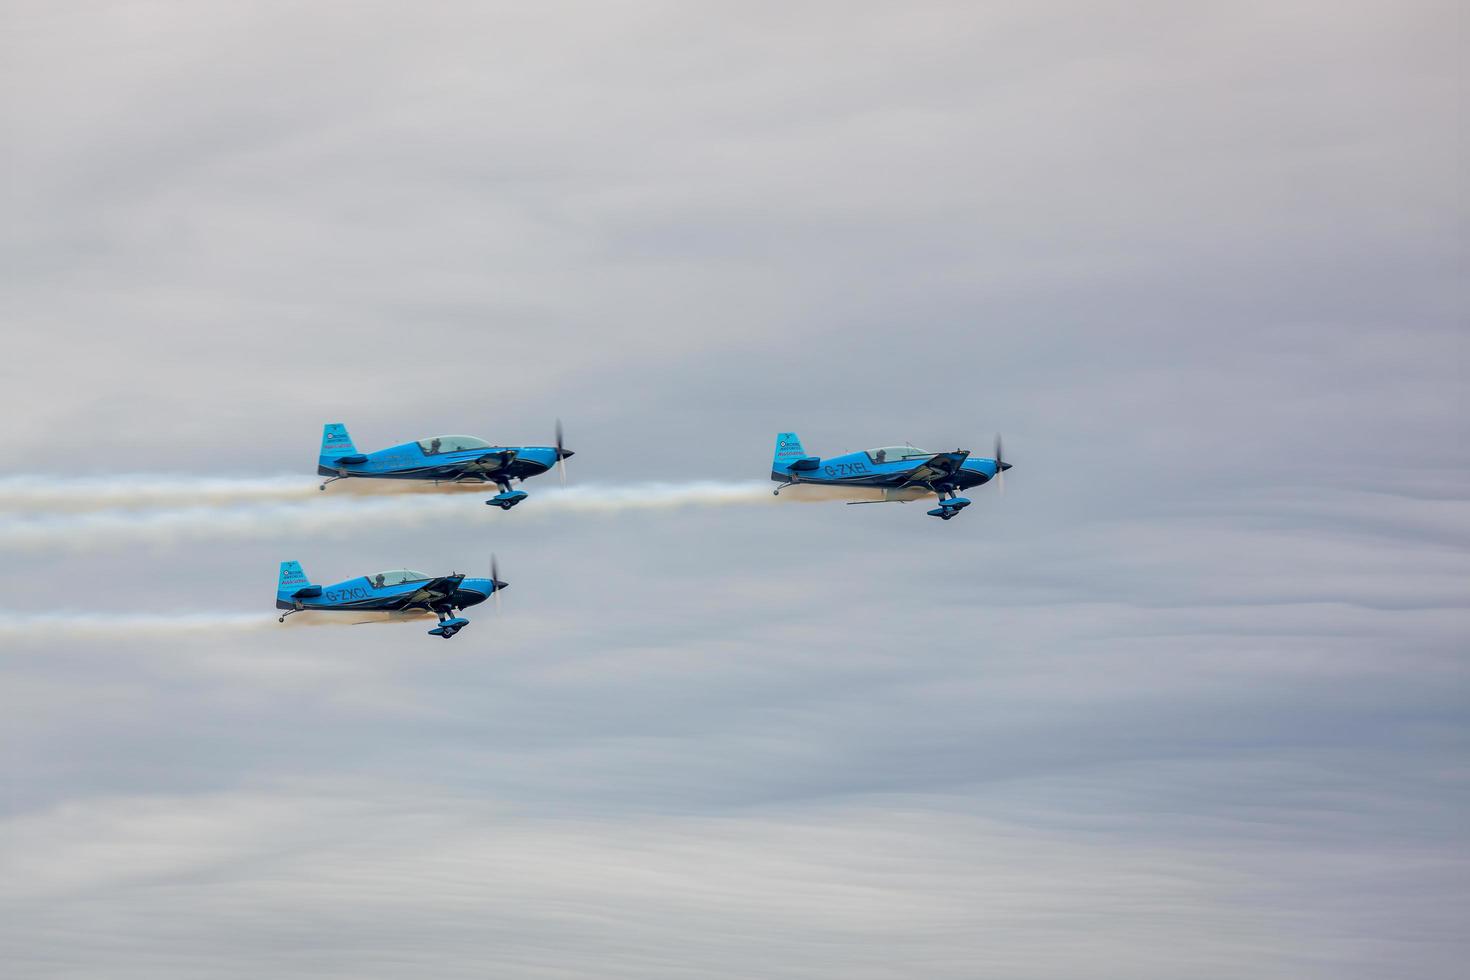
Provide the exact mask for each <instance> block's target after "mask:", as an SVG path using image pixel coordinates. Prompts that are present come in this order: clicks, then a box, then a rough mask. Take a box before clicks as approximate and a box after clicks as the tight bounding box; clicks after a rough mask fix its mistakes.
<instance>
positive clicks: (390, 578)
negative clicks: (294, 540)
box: [276, 555, 510, 640]
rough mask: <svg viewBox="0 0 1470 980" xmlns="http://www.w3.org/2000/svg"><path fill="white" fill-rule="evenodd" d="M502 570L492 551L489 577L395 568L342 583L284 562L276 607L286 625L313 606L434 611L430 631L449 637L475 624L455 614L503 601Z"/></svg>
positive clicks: (398, 615)
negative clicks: (318, 580) (321, 581)
mask: <svg viewBox="0 0 1470 980" xmlns="http://www.w3.org/2000/svg"><path fill="white" fill-rule="evenodd" d="M499 572H500V570H499V568H498V567H497V566H496V562H495V557H494V556H493V555H492V556H491V558H490V577H489V578H466V577H465V576H464V575H463V574H462V573H460V572H454V573H452V574H449V575H440V576H437V577H436V576H433V575H425V574H424V573H423V572H415V571H413V570H411V569H407V568H394V569H390V570H388V571H385V572H378V573H377V574H376V575H363V576H361V577H360V578H350V579H348V580H347V581H345V582H338V583H337V584H336V585H312V584H311V581H310V580H309V579H308V578H307V577H306V573H305V572H303V571H302V570H301V563H300V562H295V561H283V562H281V577H280V579H279V580H278V582H277V583H276V608H277V609H285V610H286V612H284V613H282V614H281V617H280V619H279V620H278V622H282V623H284V622H285V621H286V617H287V616H292V615H295V614H296V613H299V612H305V611H306V610H308V609H311V610H319V611H325V612H358V613H361V612H375V613H389V614H391V618H395V619H409V618H413V617H417V616H424V615H427V614H430V613H432V614H433V615H435V616H438V617H439V625H438V626H436V627H434V628H433V629H431V630H429V635H430V636H442V637H444V639H446V640H447V639H449V638H450V637H451V636H453V635H454V634H456V633H458V632H459V631H460V630H462V629H464V628H465V627H466V626H468V625H469V624H470V621H469V620H468V619H465V618H464V617H463V616H456V615H455V610H456V609H458V610H463V609H465V608H466V607H468V606H477V605H479V604H480V603H482V602H484V601H485V600H486V599H488V598H490V597H491V596H492V595H493V596H495V601H496V603H497V604H498V603H499V602H500V590H501V589H504V588H507V587H508V586H509V584H510V583H508V582H502V581H501V580H500V574H499ZM367 622H372V620H367Z"/></svg>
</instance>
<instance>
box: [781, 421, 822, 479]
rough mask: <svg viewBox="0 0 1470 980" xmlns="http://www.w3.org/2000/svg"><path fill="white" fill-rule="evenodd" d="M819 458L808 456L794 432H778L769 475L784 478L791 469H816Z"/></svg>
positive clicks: (799, 438)
mask: <svg viewBox="0 0 1470 980" xmlns="http://www.w3.org/2000/svg"><path fill="white" fill-rule="evenodd" d="M818 462H819V460H818V459H817V458H816V457H815V456H808V455H807V454H806V450H805V449H803V448H802V445H801V437H800V436H798V435H797V434H796V433H795V432H780V433H777V435H776V452H775V454H774V455H773V456H772V457H771V476H772V477H773V478H775V479H778V480H779V479H785V478H786V475H787V474H789V473H790V472H791V471H792V470H810V469H816V466H817V463H818Z"/></svg>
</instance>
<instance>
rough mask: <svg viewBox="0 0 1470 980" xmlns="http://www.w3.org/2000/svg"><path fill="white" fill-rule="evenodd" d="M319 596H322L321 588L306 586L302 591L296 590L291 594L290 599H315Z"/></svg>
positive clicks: (318, 586)
mask: <svg viewBox="0 0 1470 980" xmlns="http://www.w3.org/2000/svg"><path fill="white" fill-rule="evenodd" d="M321 594H322V587H321V586H320V585H308V586H307V587H306V588H304V589H297V590H296V591H295V592H292V593H291V598H293V599H315V598H316V597H317V596H319V595H321Z"/></svg>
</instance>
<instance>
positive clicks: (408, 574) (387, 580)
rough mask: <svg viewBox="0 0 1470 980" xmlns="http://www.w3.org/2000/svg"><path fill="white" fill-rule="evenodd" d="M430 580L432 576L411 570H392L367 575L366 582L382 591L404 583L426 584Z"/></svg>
mask: <svg viewBox="0 0 1470 980" xmlns="http://www.w3.org/2000/svg"><path fill="white" fill-rule="evenodd" d="M431 578H433V576H432V575H425V574H424V573H423V572H416V571H414V570H413V569H411V568H392V569H389V570H388V571H386V572H378V573H377V574H376V575H369V576H368V577H367V580H368V582H370V583H371V584H372V586H373V588H375V589H382V588H386V587H387V586H390V585H402V584H403V583H404V582H427V581H428V580H429V579H431Z"/></svg>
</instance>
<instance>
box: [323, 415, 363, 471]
mask: <svg viewBox="0 0 1470 980" xmlns="http://www.w3.org/2000/svg"><path fill="white" fill-rule="evenodd" d="M356 455H358V452H357V447H356V446H355V445H353V443H352V437H351V436H350V435H348V434H347V426H345V425H343V424H342V423H341V422H328V423H327V424H326V425H324V426H322V451H321V455H320V456H319V457H318V460H317V461H318V462H319V463H320V464H321V465H322V466H335V465H337V460H339V459H341V458H343V457H344V456H356Z"/></svg>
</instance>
